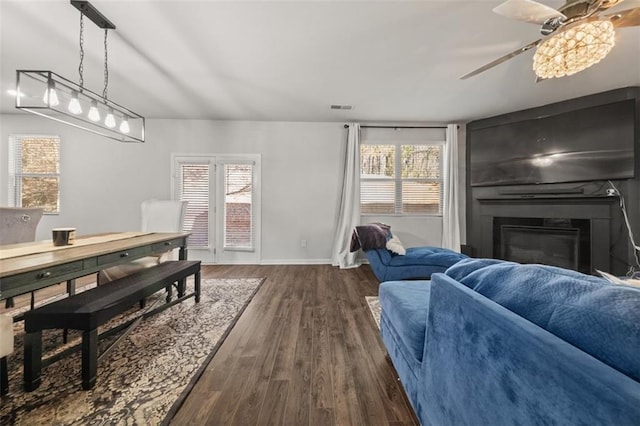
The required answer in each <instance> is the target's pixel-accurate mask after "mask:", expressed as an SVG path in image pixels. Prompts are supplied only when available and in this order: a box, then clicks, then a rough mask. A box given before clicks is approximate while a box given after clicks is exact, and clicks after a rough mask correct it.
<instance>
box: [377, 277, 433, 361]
mask: <svg viewBox="0 0 640 426" xmlns="http://www.w3.org/2000/svg"><path fill="white" fill-rule="evenodd" d="M430 288H431V286H430V282H429V281H386V282H383V283H382V284H380V289H379V297H380V307H381V309H382V312H383V314H384V316H385V317H387V318H388V319H389V321H390V322H391V323H392V324H393V326H394V328H395V331H396V332H397V334H398V337H399V338H400V340H401V341H402V344H403V345H404V346H405V348H406V349H407V350H408V353H410V354H411V356H412V357H413V358H414V359H415V360H416V361H422V352H423V349H424V338H425V330H426V326H427V311H428V310H429V294H430Z"/></svg>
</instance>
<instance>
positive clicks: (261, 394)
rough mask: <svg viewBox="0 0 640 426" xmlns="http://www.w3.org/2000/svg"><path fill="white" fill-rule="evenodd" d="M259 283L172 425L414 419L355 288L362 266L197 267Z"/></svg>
mask: <svg viewBox="0 0 640 426" xmlns="http://www.w3.org/2000/svg"><path fill="white" fill-rule="evenodd" d="M203 277H204V278H215V277H228V278H247V277H263V278H265V279H266V280H265V282H264V283H263V285H262V287H261V288H260V290H259V291H258V292H257V293H256V295H255V297H254V298H253V300H252V301H251V303H250V304H249V306H248V307H247V309H246V310H245V312H244V313H243V315H242V316H241V317H240V319H239V320H238V322H237V323H236V325H235V327H234V328H233V329H232V331H231V333H229V335H228V337H227V338H226V340H225V342H224V343H223V344H222V346H221V347H220V349H219V350H218V352H217V353H216V355H215V357H214V358H213V359H212V361H211V362H210V363H209V365H208V366H207V368H206V370H205V371H204V373H203V374H202V376H201V378H200V379H199V380H198V382H197V383H196V384H195V386H194V388H193V389H192V391H191V393H190V394H189V396H188V397H187V398H186V400H185V401H184V404H183V405H182V406H181V408H180V409H179V410H178V412H177V413H176V415H175V417H174V418H173V420H172V422H171V424H172V425H205V424H206V425H243V426H246V425H258V424H259V425H263V424H265V425H266V424H280V425H296V426H297V425H313V426H318V425H415V424H417V421H416V419H415V416H414V414H413V412H412V410H411V408H410V406H409V403H408V402H407V400H406V397H405V395H404V393H403V391H402V389H401V386H400V383H399V382H398V381H397V378H396V373H395V371H394V369H393V367H392V366H391V364H390V362H389V361H388V359H387V358H386V351H385V349H384V346H383V345H382V341H381V340H380V337H379V332H378V329H377V327H376V325H375V323H374V321H373V319H372V318H371V315H370V313H369V310H368V308H367V305H366V302H365V299H364V297H365V296H373V295H377V294H378V283H377V281H376V279H375V277H374V276H373V274H372V273H371V270H370V269H369V267H368V266H363V267H361V268H356V269H348V270H340V269H338V268H334V267H331V266H328V265H310V266H254V265H240V266H236V265H234V266H207V267H204V268H203Z"/></svg>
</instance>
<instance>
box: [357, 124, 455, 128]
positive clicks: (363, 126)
mask: <svg viewBox="0 0 640 426" xmlns="http://www.w3.org/2000/svg"><path fill="white" fill-rule="evenodd" d="M344 128H345V129H348V128H349V125H348V124H345V125H344ZM360 128H361V129H446V128H447V126H365V125H362V126H360ZM458 128H460V126H458Z"/></svg>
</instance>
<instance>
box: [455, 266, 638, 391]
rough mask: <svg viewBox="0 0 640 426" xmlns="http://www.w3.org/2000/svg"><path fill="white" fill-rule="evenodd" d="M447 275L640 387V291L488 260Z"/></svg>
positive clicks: (569, 273) (570, 273)
mask: <svg viewBox="0 0 640 426" xmlns="http://www.w3.org/2000/svg"><path fill="white" fill-rule="evenodd" d="M446 275H448V276H450V277H451V278H454V279H455V280H456V281H458V282H460V283H461V284H463V285H465V286H467V287H469V288H471V289H472V290H474V291H476V292H478V293H480V294H482V295H483V296H485V297H487V298H489V299H491V300H493V301H494V302H496V303H498V304H500V305H502V306H504V307H505V308H507V309H509V310H510V311H512V312H514V313H516V314H518V315H520V316H522V317H523V318H525V319H527V320H529V321H531V322H533V323H535V324H536V325H538V326H540V327H542V328H544V329H545V330H547V331H549V332H551V333H553V334H554V335H556V336H558V337H560V338H561V339H563V340H565V341H566V342H568V343H571V344H572V345H574V346H576V347H577V348H579V349H581V350H583V351H584V352H586V353H588V354H590V355H591V356H593V357H595V358H597V359H599V360H600V361H602V362H604V363H606V364H608V365H610V366H611V367H613V368H615V369H617V370H618V371H620V372H622V373H624V374H626V375H627V376H629V377H631V378H633V379H634V380H636V381H639V382H640V288H634V287H631V286H624V285H614V284H611V283H609V282H608V281H606V280H605V279H603V278H598V277H594V276H591V275H585V274H582V273H579V272H575V271H570V270H567V269H563V268H558V267H553V266H545V265H521V264H517V263H512V262H501V261H495V260H488V259H480V260H476V261H475V262H474V261H470V262H465V261H462V262H460V263H459V264H456V265H454V266H452V267H451V268H449V269H448V270H447V272H446Z"/></svg>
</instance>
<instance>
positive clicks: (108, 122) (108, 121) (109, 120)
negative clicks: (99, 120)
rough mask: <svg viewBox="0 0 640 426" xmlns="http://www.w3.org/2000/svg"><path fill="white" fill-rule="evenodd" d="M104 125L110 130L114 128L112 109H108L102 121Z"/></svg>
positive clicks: (114, 121)
mask: <svg viewBox="0 0 640 426" xmlns="http://www.w3.org/2000/svg"><path fill="white" fill-rule="evenodd" d="M104 125H105V126H107V127H108V128H110V129H113V128H114V127H116V118H115V117H114V116H113V108H109V112H108V113H107V116H106V117H105V119H104Z"/></svg>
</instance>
